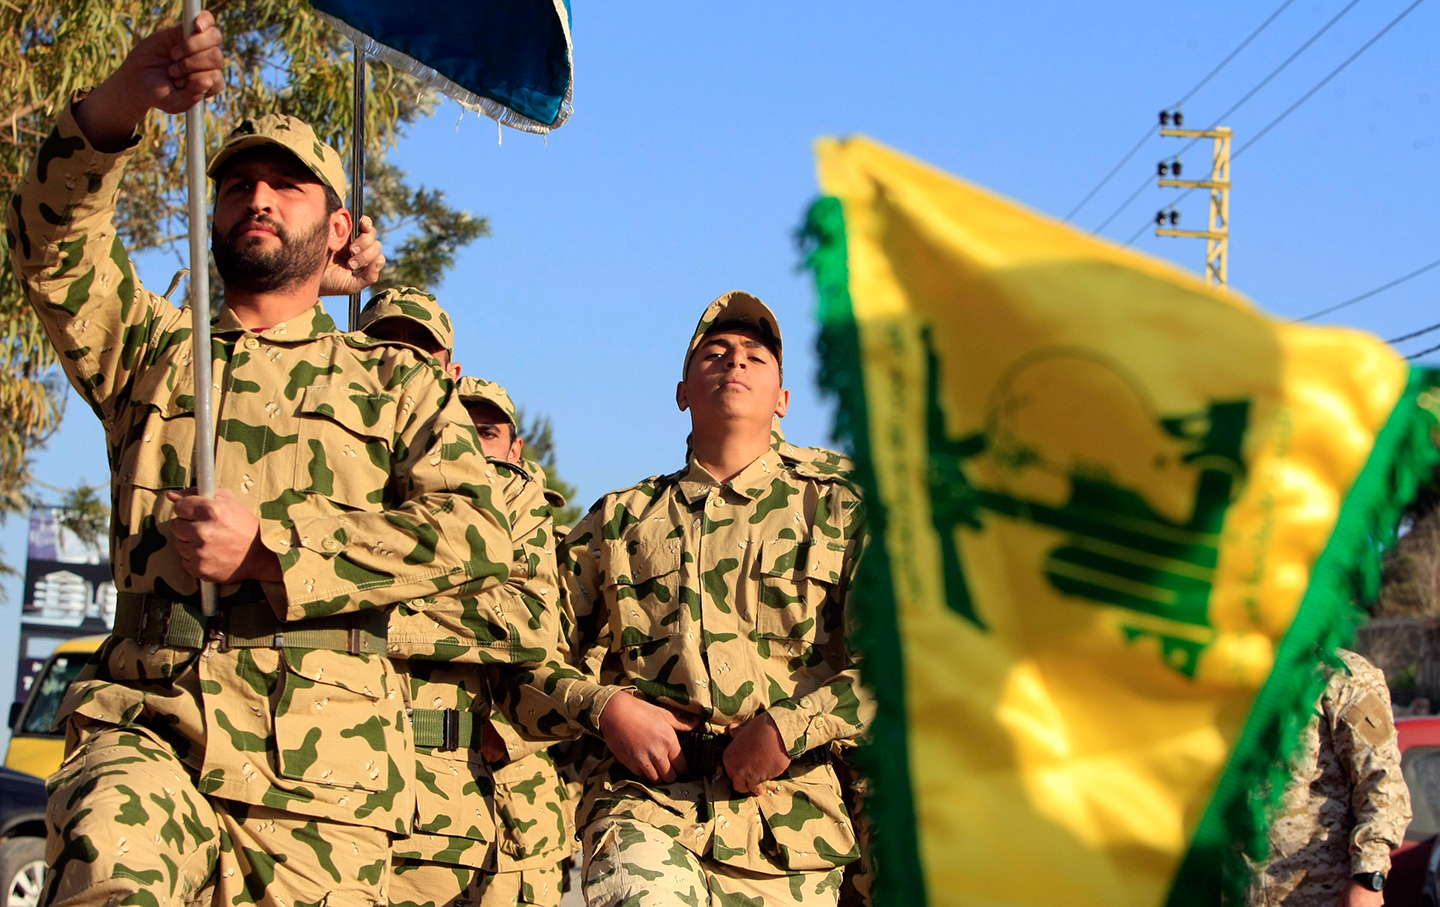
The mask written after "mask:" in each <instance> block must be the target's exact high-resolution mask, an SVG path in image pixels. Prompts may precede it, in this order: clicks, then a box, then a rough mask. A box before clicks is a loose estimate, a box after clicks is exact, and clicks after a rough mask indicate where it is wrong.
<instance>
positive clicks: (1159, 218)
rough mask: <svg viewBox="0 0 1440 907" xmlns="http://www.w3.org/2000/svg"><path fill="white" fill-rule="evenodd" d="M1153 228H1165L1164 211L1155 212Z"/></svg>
mask: <svg viewBox="0 0 1440 907" xmlns="http://www.w3.org/2000/svg"><path fill="white" fill-rule="evenodd" d="M1155 226H1157V227H1163V226H1165V212H1164V211H1156V212H1155Z"/></svg>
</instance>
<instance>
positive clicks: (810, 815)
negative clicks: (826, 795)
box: [768, 791, 825, 831]
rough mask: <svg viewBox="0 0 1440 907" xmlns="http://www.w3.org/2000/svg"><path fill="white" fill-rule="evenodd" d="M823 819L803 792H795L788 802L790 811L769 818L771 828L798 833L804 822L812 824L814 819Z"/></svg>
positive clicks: (823, 814)
mask: <svg viewBox="0 0 1440 907" xmlns="http://www.w3.org/2000/svg"><path fill="white" fill-rule="evenodd" d="M823 818H825V813H824V812H823V811H821V810H820V808H819V807H817V806H816V805H815V804H814V803H813V802H811V800H810V797H809V796H808V795H806V793H805V792H804V791H796V792H795V794H794V796H793V798H792V799H791V801H790V811H789V812H788V813H780V814H779V815H776V816H769V817H768V819H769V822H770V827H771V828H792V829H794V830H795V831H800V830H801V829H802V828H804V826H805V823H806V822H813V821H815V820H816V819H823Z"/></svg>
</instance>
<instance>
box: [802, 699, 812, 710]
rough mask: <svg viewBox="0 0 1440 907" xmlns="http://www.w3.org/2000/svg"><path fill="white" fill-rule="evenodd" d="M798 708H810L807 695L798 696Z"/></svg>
mask: <svg viewBox="0 0 1440 907" xmlns="http://www.w3.org/2000/svg"><path fill="white" fill-rule="evenodd" d="M800 708H802V709H808V708H810V697H809V696H801V697H800Z"/></svg>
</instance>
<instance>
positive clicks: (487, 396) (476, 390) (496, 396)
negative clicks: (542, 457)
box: [460, 375, 532, 466]
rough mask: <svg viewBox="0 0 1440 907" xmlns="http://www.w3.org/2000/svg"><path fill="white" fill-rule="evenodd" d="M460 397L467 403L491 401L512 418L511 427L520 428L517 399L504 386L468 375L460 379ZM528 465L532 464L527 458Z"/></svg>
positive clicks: (504, 414) (491, 403)
mask: <svg viewBox="0 0 1440 907" xmlns="http://www.w3.org/2000/svg"><path fill="white" fill-rule="evenodd" d="M460 399H461V400H462V401H463V402H465V403H489V404H490V405H491V406H493V407H495V408H496V409H498V410H500V413H501V414H502V415H503V416H505V418H506V419H508V420H510V427H511V428H513V429H515V430H516V431H519V430H520V415H519V413H518V412H517V411H516V409H515V401H514V400H511V399H510V393H509V392H508V391H506V390H505V388H504V387H502V386H501V385H499V384H496V383H495V382H494V381H486V380H485V379H484V378H478V377H476V376H474V375H466V376H465V377H463V378H461V379H460ZM526 465H527V466H529V465H532V464H531V462H530V461H528V460H527V461H526Z"/></svg>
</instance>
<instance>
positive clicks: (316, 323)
mask: <svg viewBox="0 0 1440 907" xmlns="http://www.w3.org/2000/svg"><path fill="white" fill-rule="evenodd" d="M248 330H249V328H247V327H245V325H244V323H243V322H241V321H240V319H239V318H238V317H237V316H236V315H235V312H234V311H233V310H232V309H231V308H230V306H228V305H221V306H220V311H218V312H216V313H215V317H214V318H213V319H211V321H210V332H211V333H212V334H238V333H244V332H246V331H248ZM337 330H339V328H337V327H336V326H335V319H333V318H331V317H330V315H329V313H327V312H326V311H325V306H324V305H322V304H321V303H320V301H319V300H316V302H315V304H314V305H313V306H311V307H310V308H308V309H306V310H305V311H303V312H301V313H300V314H298V315H295V316H292V317H290V318H287V319H286V320H284V321H282V322H280V323H279V324H274V325H271V326H270V327H268V328H266V329H265V330H263V331H259V332H258V333H259V335H260V336H261V337H264V338H266V339H267V340H278V341H282V342H284V341H296V340H307V339H309V338H311V337H319V336H320V335H321V334H329V333H332V332H334V331H337Z"/></svg>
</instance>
